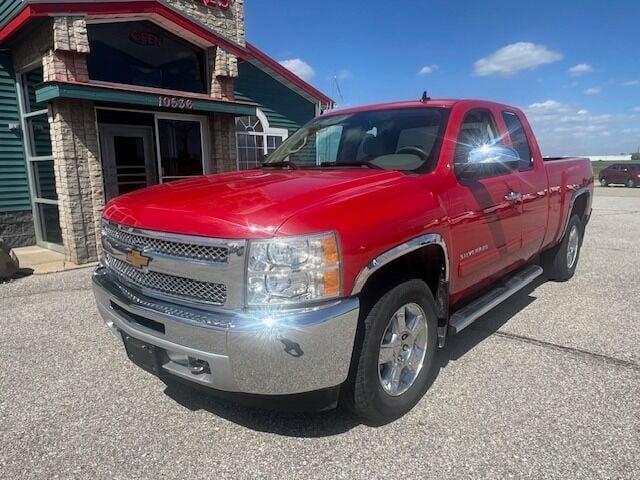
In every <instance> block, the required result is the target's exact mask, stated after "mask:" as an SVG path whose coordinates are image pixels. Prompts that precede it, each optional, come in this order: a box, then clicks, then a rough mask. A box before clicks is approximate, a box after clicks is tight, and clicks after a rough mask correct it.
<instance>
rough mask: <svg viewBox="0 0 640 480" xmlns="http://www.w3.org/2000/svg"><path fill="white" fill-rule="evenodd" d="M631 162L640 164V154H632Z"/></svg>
mask: <svg viewBox="0 0 640 480" xmlns="http://www.w3.org/2000/svg"><path fill="white" fill-rule="evenodd" d="M631 160H633V161H634V162H640V152H636V153H632V154H631Z"/></svg>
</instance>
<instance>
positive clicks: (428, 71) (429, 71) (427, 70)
mask: <svg viewBox="0 0 640 480" xmlns="http://www.w3.org/2000/svg"><path fill="white" fill-rule="evenodd" d="M438 68H440V67H438V65H436V64H433V65H425V66H424V67H422V68H421V69H420V71H419V72H418V75H430V74H432V73H433V72H435V71H436V70H438Z"/></svg>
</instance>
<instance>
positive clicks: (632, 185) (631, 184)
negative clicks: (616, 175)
mask: <svg viewBox="0 0 640 480" xmlns="http://www.w3.org/2000/svg"><path fill="white" fill-rule="evenodd" d="M627 187H629V188H636V181H635V179H634V178H630V179H629V180H627Z"/></svg>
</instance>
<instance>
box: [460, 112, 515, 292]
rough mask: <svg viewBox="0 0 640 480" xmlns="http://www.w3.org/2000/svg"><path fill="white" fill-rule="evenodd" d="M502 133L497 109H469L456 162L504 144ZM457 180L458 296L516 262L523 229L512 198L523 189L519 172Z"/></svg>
mask: <svg viewBox="0 0 640 480" xmlns="http://www.w3.org/2000/svg"><path fill="white" fill-rule="evenodd" d="M501 137H502V135H501V134H500V132H499V130H498V128H497V126H496V121H495V118H494V113H493V112H492V111H490V110H486V109H475V110H471V111H469V112H467V113H466V114H465V116H464V120H463V122H462V124H461V129H460V132H459V134H458V136H457V141H456V143H457V146H456V151H455V156H454V164H456V163H465V162H467V161H468V156H469V152H470V151H471V150H472V149H474V148H477V147H480V146H482V145H492V144H497V143H500V141H501V140H500V138H501ZM457 180H458V181H457V184H456V185H455V186H454V187H453V188H451V190H450V192H449V194H450V204H449V211H450V216H451V219H450V221H451V235H452V243H453V245H452V247H453V248H452V251H451V254H452V259H451V260H452V262H451V266H452V268H453V269H455V270H456V277H455V284H453V285H452V294H453V295H454V298H458V297H460V296H462V295H466V294H468V293H471V290H474V289H476V288H477V287H481V286H483V285H485V284H486V283H488V282H489V281H491V280H492V279H493V278H495V277H496V276H500V275H501V274H502V273H504V272H505V271H506V270H507V269H509V268H510V267H511V266H512V265H513V264H514V263H516V262H517V260H518V253H519V252H520V247H521V245H520V241H521V231H522V225H521V209H520V205H519V204H518V203H517V202H515V201H512V200H510V199H509V198H510V197H511V196H515V195H517V194H518V193H519V191H520V185H521V182H520V179H519V176H518V175H517V174H503V173H498V172H496V175H495V176H489V177H485V178H480V179H476V180H460V179H457ZM454 301H455V300H454Z"/></svg>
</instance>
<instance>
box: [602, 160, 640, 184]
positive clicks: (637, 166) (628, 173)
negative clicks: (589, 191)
mask: <svg viewBox="0 0 640 480" xmlns="http://www.w3.org/2000/svg"><path fill="white" fill-rule="evenodd" d="M613 183H619V184H622V185H626V186H627V187H629V188H633V187H636V186H637V185H638V184H640V163H615V164H613V165H611V166H610V167H607V168H605V169H604V170H602V171H601V172H600V185H602V186H603V187H608V186H609V185H611V184H613Z"/></svg>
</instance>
